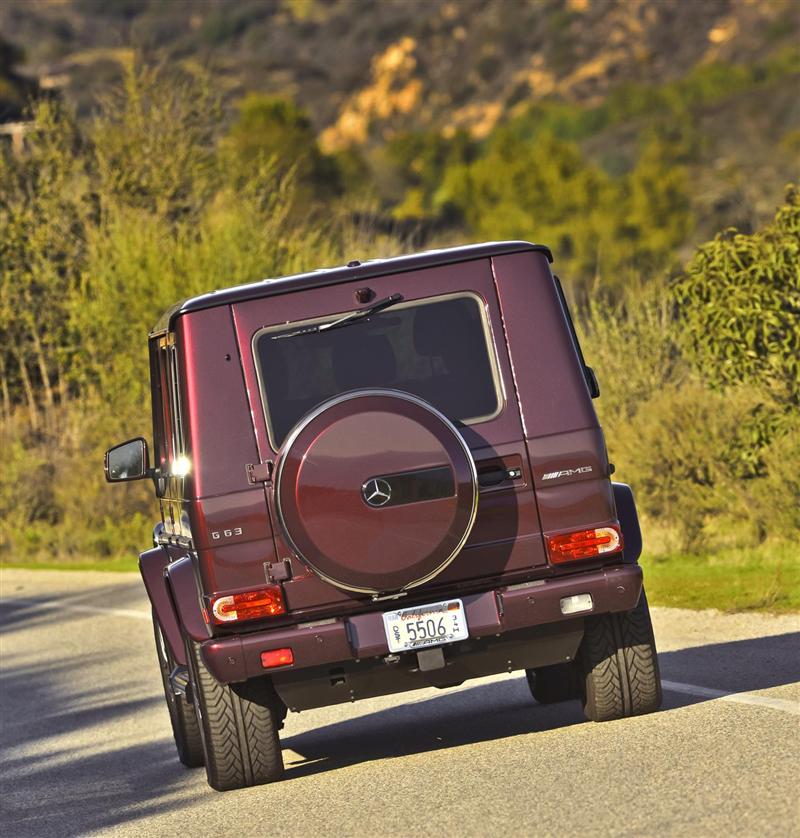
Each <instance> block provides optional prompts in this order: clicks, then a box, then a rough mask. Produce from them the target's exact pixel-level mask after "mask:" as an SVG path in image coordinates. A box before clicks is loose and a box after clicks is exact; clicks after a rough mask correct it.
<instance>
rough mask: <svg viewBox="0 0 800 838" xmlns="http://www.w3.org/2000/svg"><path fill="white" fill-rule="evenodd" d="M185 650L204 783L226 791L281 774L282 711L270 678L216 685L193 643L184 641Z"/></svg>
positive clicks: (259, 783) (269, 781)
mask: <svg viewBox="0 0 800 838" xmlns="http://www.w3.org/2000/svg"><path fill="white" fill-rule="evenodd" d="M186 652H187V656H188V658H189V672H190V675H191V682H192V691H193V694H194V701H195V709H196V711H197V719H198V722H199V725H200V731H201V733H202V739H203V750H204V753H205V764H206V775H207V777H208V784H209V785H210V786H211V787H212V788H214V789H216V790H217V791H229V790H231V789H241V788H247V787H248V786H258V785H261V784H263V783H271V782H274V781H275V780H278V779H280V777H281V776H282V774H283V756H282V754H281V743H280V739H279V737H278V730H279V729H280V727H281V722H282V718H283V715H285V713H284V707H283V703H282V702H281V700H280V699H279V698H278V696H277V694H276V693H275V690H274V688H273V687H272V682H271V681H270V680H269V678H267V677H263V678H254V679H252V680H250V681H247V682H246V683H244V684H237V685H236V686H235V688H234V687H231V686H230V685H228V684H220V683H219V681H217V680H216V678H214V676H213V675H212V674H211V673H210V672H209V671H208V670H207V669H206V667H205V664H204V663H203V659H202V658H201V657H200V647H199V646H198V645H197V644H195V643H192V642H191V641H188V642H187V644H186Z"/></svg>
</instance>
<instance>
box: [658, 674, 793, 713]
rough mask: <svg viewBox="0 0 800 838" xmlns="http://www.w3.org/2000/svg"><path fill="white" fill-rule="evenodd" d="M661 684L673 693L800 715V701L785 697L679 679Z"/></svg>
mask: <svg viewBox="0 0 800 838" xmlns="http://www.w3.org/2000/svg"><path fill="white" fill-rule="evenodd" d="M661 686H662V687H663V688H664V689H665V690H669V691H670V692H673V693H685V694H686V695H694V696H697V697H698V698H718V699H720V700H721V701H732V702H734V703H735V704H753V705H755V706H756V707H769V708H770V709H771V710H781V711H783V712H784V713H791V714H792V715H794V716H800V701H788V700H787V699H784V698H770V697H769V696H766V695H754V694H753V693H731V692H725V690H712V689H711V688H710V687H700V686H698V685H697V684H682V683H680V682H679V681H663V680H662V682H661Z"/></svg>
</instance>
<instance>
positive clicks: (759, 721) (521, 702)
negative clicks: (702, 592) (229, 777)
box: [0, 569, 800, 836]
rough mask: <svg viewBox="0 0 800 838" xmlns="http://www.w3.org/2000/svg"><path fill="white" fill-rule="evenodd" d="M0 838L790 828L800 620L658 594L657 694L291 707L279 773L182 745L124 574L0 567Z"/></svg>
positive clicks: (505, 685)
mask: <svg viewBox="0 0 800 838" xmlns="http://www.w3.org/2000/svg"><path fill="white" fill-rule="evenodd" d="M0 586H1V589H2V590H1V594H2V608H0V629H1V630H2V635H1V640H0V642H1V643H2V645H0V654H1V655H2V708H1V711H2V716H1V717H0V718H1V719H2V747H3V754H2V763H1V764H0V807H1V809H2V812H1V814H0V817H1V818H2V819H1V820H0V824H2V831H3V833H4V834H5V835H8V836H12V835H13V836H28V835H30V836H51V835H53V836H68V835H86V834H103V835H137V836H150V835H152V836H164V835H181V836H199V835H202V836H206V835H208V836H219V835H238V836H251V835H252V836H257V835H280V836H287V835H323V834H324V835H329V836H337V835H402V836H410V835H414V836H419V835H432V836H461V835H480V836H487V835H488V836H491V835H534V834H535V835H558V836H561V835H564V836H574V835H659V836H660V835H715V836H717V835H748V836H750V835H752V836H756V835H758V836H760V835H780V836H787V835H800V811H799V809H798V789H800V702H799V701H798V699H800V684H799V683H798V682H800V618H798V617H797V616H784V617H771V616H764V615H757V614H747V615H723V614H719V613H717V612H709V611H706V612H691V611H682V610H675V609H653V617H654V623H655V628H656V638H657V642H658V645H659V650H660V662H661V669H662V676H663V678H664V680H665V683H666V685H667V687H668V689H667V690H666V691H665V703H664V707H663V709H662V710H661V711H660V712H658V713H656V714H653V715H651V716H645V717H641V718H635V719H625V720H622V721H618V722H608V723H605V724H594V723H591V722H586V721H584V720H583V717H582V715H581V712H580V707H579V705H578V703H577V702H569V703H565V704H560V705H551V706H540V705H537V704H535V703H534V702H533V700H532V699H531V698H530V694H529V692H528V689H527V686H526V684H525V680H524V678H523V677H521V676H520V674H518V673H515V674H513V675H503V676H497V677H493V678H486V679H482V680H480V681H475V682H471V683H468V684H465V685H464V686H462V687H460V688H457V689H455V690H450V691H439V690H434V689H430V690H424V691H419V692H415V693H407V694H405V695H403V696H390V697H388V698H382V699H371V700H367V701H363V702H359V703H356V704H352V705H344V706H339V707H333V708H326V709H322V710H315V711H308V712H305V713H302V714H290V715H289V717H288V718H287V720H286V727H285V729H284V731H283V742H284V760H285V763H286V768H287V771H286V779H285V780H284V781H283V782H281V783H277V784H274V785H271V786H262V787H259V788H255V789H248V790H245V791H241V792H228V793H226V794H219V793H217V792H214V791H212V790H211V789H210V788H209V787H208V786H207V785H206V781H205V774H204V771H203V770H202V769H199V770H187V769H184V768H183V767H182V766H181V765H180V764H179V763H178V762H177V758H176V756H175V751H174V746H173V742H172V737H171V732H170V727H169V720H168V716H167V711H166V707H165V706H164V703H163V702H164V699H163V693H162V691H161V683H160V680H159V676H158V670H157V667H156V662H155V657H154V651H153V648H152V642H153V641H152V634H151V629H150V625H149V614H148V608H147V601H146V598H145V595H144V592H143V589H142V586H141V583H140V581H139V579H138V577H137V576H136V575H135V574H110V573H109V574H104V573H81V572H57V571H53V572H51V571H23V570H9V569H5V570H3V571H1V572H0Z"/></svg>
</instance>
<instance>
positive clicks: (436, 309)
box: [254, 294, 502, 449]
mask: <svg viewBox="0 0 800 838" xmlns="http://www.w3.org/2000/svg"><path fill="white" fill-rule="evenodd" d="M338 316H339V315H336V316H334V317H329V318H324V319H322V320H317V321H310V322H325V321H326V320H328V321H329V320H334V319H337V317H338ZM308 323H309V321H305V322H303V323H299V324H298V323H291V324H286V325H282V326H278V327H269V328H266V329H262V330H261V331H260V332H258V333H257V334H256V336H255V339H254V348H255V355H256V361H257V366H258V373H259V378H260V383H261V396H262V399H263V400H264V406H265V411H266V416H267V424H268V426H269V432H270V438H271V441H272V444H273V446H274V447H275V448H276V449H277V448H278V446H280V445H281V443H282V442H283V440H284V439H285V438H286V435H287V434H288V433H289V431H290V430H291V429H292V428H293V427H294V426H295V425H296V424H297V422H298V421H299V420H300V419H301V418H302V417H303V416H304V415H305V414H306V413H308V412H309V411H310V410H312V409H313V408H314V407H316V406H317V405H319V404H321V403H322V402H324V401H326V400H328V399H330V398H331V397H332V396H336V395H338V394H340V393H346V392H348V391H350V390H360V389H363V388H367V387H380V388H390V389H393V390H403V391H405V392H407V393H411V394H413V395H415V396H419V397H420V398H422V399H425V401H427V402H429V403H430V404H432V405H433V406H434V407H435V408H437V409H438V410H439V411H441V412H442V413H443V414H444V415H445V416H447V417H448V418H449V419H450V420H452V421H454V422H461V423H464V424H469V423H473V422H480V421H484V420H486V419H490V418H492V417H494V416H495V415H497V413H498V412H499V411H500V406H501V404H502V402H501V397H500V388H499V384H498V381H499V379H498V374H497V367H496V361H495V356H494V352H493V351H492V350H491V348H490V340H489V329H488V325H487V322H486V317H485V314H484V311H483V306H482V304H481V302H480V301H479V299H478V298H477V297H475V296H473V295H471V294H469V295H467V294H462V295H458V296H447V297H438V298H437V297H432V298H430V299H427V300H422V301H415V302H410V303H398V304H397V305H395V306H393V307H391V308H389V309H386V310H385V311H383V312H380V313H377V314H375V315H373V316H372V317H371V318H370V319H369V320H364V321H359V322H356V323H353V324H351V325H348V326H345V327H343V328H338V329H332V330H330V331H329V332H322V333H316V334H305V335H295V336H293V337H290V338H286V339H284V340H275V338H276V337H277V336H278V335H280V334H283V333H286V332H291V331H294V330H296V329H297V328H298V326H303V325H307V324H308Z"/></svg>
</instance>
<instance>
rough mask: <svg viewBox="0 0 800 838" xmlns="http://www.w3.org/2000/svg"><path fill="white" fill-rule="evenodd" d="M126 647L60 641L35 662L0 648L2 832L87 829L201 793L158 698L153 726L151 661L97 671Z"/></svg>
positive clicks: (166, 808) (183, 802)
mask: <svg viewBox="0 0 800 838" xmlns="http://www.w3.org/2000/svg"><path fill="white" fill-rule="evenodd" d="M127 654H131V653H128V652H126V651H124V650H123V651H120V650H114V651H109V652H104V653H94V654H92V653H82V654H81V653H79V654H65V653H64V652H63V650H62V651H61V652H60V654H59V657H58V659H57V660H56V659H53V660H47V661H41V660H40V661H39V662H37V663H36V664H30V663H26V664H17V659H16V657H15V656H14V655H12V654H8V653H6V654H4V655H3V661H2V688H1V689H0V705H1V709H0V745H1V746H2V756H0V819H1V821H0V822H2V824H3V827H4V828H5V830H6V832H7V834H9V835H12V834H13V835H15V836H36V838H43V836H72V835H85V834H87V833H89V832H92V831H93V830H104V829H109V828H113V827H115V826H118V825H120V824H123V823H126V822H128V821H138V820H139V819H141V818H144V817H147V816H148V815H154V814H159V813H168V812H171V811H173V810H175V809H176V808H177V809H180V808H182V807H185V806H192V805H193V804H194V802H195V801H196V800H198V799H203V798H205V797H206V792H207V786H206V784H205V781H204V780H205V778H204V776H203V775H202V772H201V773H200V774H199V775H198V774H197V773H195V772H189V771H187V770H185V769H184V768H183V767H182V766H181V765H180V763H179V762H178V759H177V756H176V753H175V747H174V745H173V742H172V738H171V736H170V735H169V722H168V716H167V711H166V708H163V716H161V717H160V720H159V721H157V722H156V724H157V726H158V728H159V730H162V729H163V731H164V733H163V735H162V736H160V737H159V736H158V735H156V736H155V737H154V736H153V731H152V727H153V719H154V718H155V717H154V716H153V712H155V709H156V708H157V709H161V708H160V705H162V704H163V697H162V695H161V694H160V692H156V690H157V689H158V688H159V687H160V684H159V683H158V682H157V681H156V679H157V677H158V674H157V669H156V666H155V662H153V668H152V672H151V673H150V674H149V677H148V674H147V673H142V672H140V671H138V670H135V669H134V668H133V667H132V668H131V671H130V677H129V678H126V679H123V680H120V681H110V680H109V681H108V682H106V681H105V680H102V681H101V678H100V677H98V676H99V675H101V674H102V673H103V671H104V670H107V669H109V668H110V665H111V664H112V663H113V661H114V660H116V661H117V662H119V660H120V659H121V658H122V659H124V658H125V656H126V655H127ZM131 657H133V656H132V654H131ZM140 669H141V667H140ZM140 731H144V732H145V734H146V735H145V736H142V735H141V733H140ZM142 739H144V740H145V741H141V740H142ZM132 740H133V741H132ZM137 740H139V741H137ZM195 778H196V779H195Z"/></svg>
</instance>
